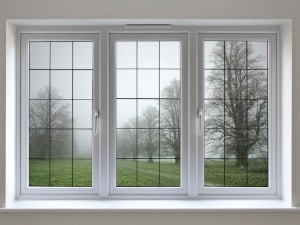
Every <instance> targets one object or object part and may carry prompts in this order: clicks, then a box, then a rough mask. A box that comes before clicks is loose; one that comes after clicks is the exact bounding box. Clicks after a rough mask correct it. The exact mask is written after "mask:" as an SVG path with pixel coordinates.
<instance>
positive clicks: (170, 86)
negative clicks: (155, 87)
mask: <svg viewBox="0 0 300 225" xmlns="http://www.w3.org/2000/svg"><path fill="white" fill-rule="evenodd" d="M180 96H181V90H180V70H161V71H160V97H161V98H180Z"/></svg>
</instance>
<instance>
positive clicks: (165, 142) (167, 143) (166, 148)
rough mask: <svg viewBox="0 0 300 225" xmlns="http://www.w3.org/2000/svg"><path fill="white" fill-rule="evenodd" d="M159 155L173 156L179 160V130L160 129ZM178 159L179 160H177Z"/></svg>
mask: <svg viewBox="0 0 300 225" xmlns="http://www.w3.org/2000/svg"><path fill="white" fill-rule="evenodd" d="M160 157H162V158H173V159H175V158H176V159H177V160H176V162H177V161H180V130H179V129H162V130H160ZM178 159H179V160H178Z"/></svg>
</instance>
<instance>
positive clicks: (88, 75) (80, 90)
mask: <svg viewBox="0 0 300 225" xmlns="http://www.w3.org/2000/svg"><path fill="white" fill-rule="evenodd" d="M73 98H74V99H92V98H93V71H92V70H74V71H73Z"/></svg>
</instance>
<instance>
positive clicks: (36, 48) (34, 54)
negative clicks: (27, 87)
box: [29, 41, 50, 69]
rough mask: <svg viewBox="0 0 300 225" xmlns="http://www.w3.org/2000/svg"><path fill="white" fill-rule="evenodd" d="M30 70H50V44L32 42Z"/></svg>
mask: <svg viewBox="0 0 300 225" xmlns="http://www.w3.org/2000/svg"><path fill="white" fill-rule="evenodd" d="M29 46H30V49H29V63H30V65H29V68H30V69H49V64H50V63H49V62H50V42H35V41H34V42H30V45H29Z"/></svg>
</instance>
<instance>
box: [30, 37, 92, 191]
mask: <svg viewBox="0 0 300 225" xmlns="http://www.w3.org/2000/svg"><path fill="white" fill-rule="evenodd" d="M34 42H38V43H40V42H44V43H49V65H48V67H49V68H47V69H44V68H31V66H30V65H31V64H30V57H29V59H28V61H29V62H28V65H29V69H28V70H29V74H31V73H30V71H48V72H49V73H48V74H49V76H48V84H49V86H48V96H47V97H46V98H32V97H31V96H30V97H29V99H28V100H29V102H32V101H47V102H48V110H49V113H48V125H47V126H48V127H46V128H43V127H38V128H33V127H31V126H29V128H28V129H29V132H30V131H31V130H37V131H39V130H40V131H42V130H45V131H47V133H48V185H45V184H42V185H40V184H34V185H31V184H30V183H29V186H49V187H51V186H55V187H81V186H82V185H81V184H80V185H79V186H78V185H76V184H75V180H74V176H75V174H74V169H75V165H74V159H75V158H74V131H76V130H83V131H90V133H91V135H92V128H79V127H76V128H74V101H83V102H85V101H90V102H92V101H93V98H88V99H86V98H81V99H77V98H76V99H75V98H73V96H74V71H91V72H92V73H93V68H88V69H80V68H79V69H78V68H74V43H75V42H76V43H78V42H90V41H29V55H30V49H31V47H30V46H31V43H34ZM57 42H61V43H71V46H72V50H71V51H72V59H71V68H69V69H66V68H62V69H60V68H55V69H53V68H52V43H57ZM52 71H71V83H72V84H71V87H72V88H71V98H53V97H52V93H51V91H52ZM28 79H29V84H28V86H29V93H30V92H31V87H30V84H31V83H30V79H31V75H29V77H28ZM92 83H93V76H92ZM90 88H91V89H93V85H92V86H91V87H90ZM92 93H93V91H92ZM51 101H70V102H71V127H70V128H67V127H52V125H51V123H52V121H51V115H52V111H51V110H52V108H51ZM28 107H29V112H31V111H30V104H29V106H28ZM91 107H93V106H91ZM29 123H30V122H29ZM51 131H70V134H71V140H70V144H71V156H70V158H65V159H66V160H71V174H69V175H70V176H71V179H70V183H69V182H67V183H69V184H67V185H65V184H58V185H57V184H56V185H53V181H52V180H53V178H52V175H53V168H52V151H51V150H52V136H51V134H52V132H51ZM66 141H67V140H66ZM90 145H91V146H92V143H90ZM29 151H30V150H29ZM31 159H42V158H40V157H38V158H37V157H34V158H33V157H29V161H30V160H31ZM78 160H80V159H78ZM88 160H89V161H91V159H90V158H89V159H88ZM29 167H30V164H29ZM91 168H92V167H91ZM91 168H90V170H91V171H90V174H89V176H91V175H92V174H91V172H92V169H91ZM29 180H30V173H29ZM91 186H92V183H90V184H88V185H86V184H85V185H84V187H91Z"/></svg>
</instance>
